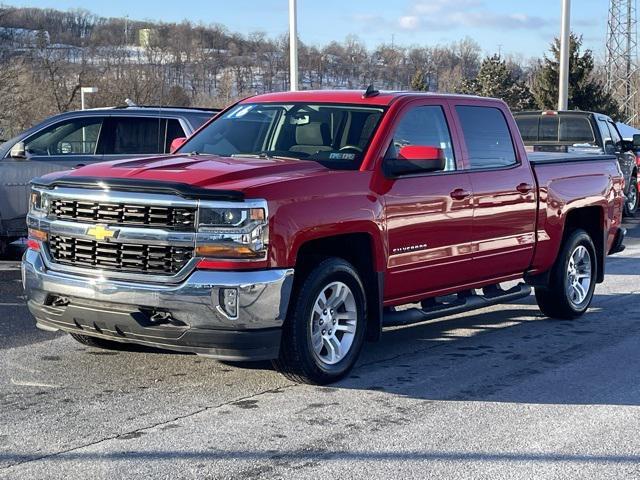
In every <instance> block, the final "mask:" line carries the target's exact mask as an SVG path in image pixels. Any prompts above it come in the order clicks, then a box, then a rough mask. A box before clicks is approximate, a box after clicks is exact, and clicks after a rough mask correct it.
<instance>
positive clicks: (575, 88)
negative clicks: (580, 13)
mask: <svg viewBox="0 0 640 480" xmlns="http://www.w3.org/2000/svg"><path fill="white" fill-rule="evenodd" d="M581 47H582V37H581V36H577V35H575V34H573V33H572V34H571V37H570V42H569V110H576V109H577V110H585V111H591V112H599V113H604V114H607V115H609V116H611V117H613V118H617V117H618V116H619V107H618V105H617V103H616V101H615V100H614V99H613V97H612V96H611V95H610V94H609V93H608V92H606V90H605V88H604V85H603V84H602V83H601V82H599V81H598V79H597V78H595V76H594V75H593V70H594V60H593V53H592V52H591V50H585V52H584V54H581V53H580V49H581ZM550 51H551V58H548V57H547V56H546V55H545V57H544V60H543V62H542V66H541V67H540V69H539V71H538V73H537V75H536V78H535V80H534V85H533V94H534V96H535V99H536V103H537V104H538V108H541V109H543V110H552V109H555V108H557V105H558V88H559V87H558V82H559V78H560V74H559V71H560V40H559V39H557V38H556V39H555V41H554V42H553V43H552V44H551V49H550Z"/></svg>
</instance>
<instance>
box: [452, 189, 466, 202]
mask: <svg viewBox="0 0 640 480" xmlns="http://www.w3.org/2000/svg"><path fill="white" fill-rule="evenodd" d="M449 195H450V196H451V198H453V199H454V200H464V199H465V198H468V197H470V196H471V193H470V192H467V191H466V190H465V189H464V188H456V189H455V190H454V191H453V192H451V193H450V194H449Z"/></svg>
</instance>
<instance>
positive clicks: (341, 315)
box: [310, 282, 358, 365]
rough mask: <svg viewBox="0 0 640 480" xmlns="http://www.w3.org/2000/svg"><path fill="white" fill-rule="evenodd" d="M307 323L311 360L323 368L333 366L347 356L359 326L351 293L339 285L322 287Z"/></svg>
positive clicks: (346, 287)
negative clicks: (308, 324)
mask: <svg viewBox="0 0 640 480" xmlns="http://www.w3.org/2000/svg"><path fill="white" fill-rule="evenodd" d="M310 322H311V329H310V330H311V345H312V347H313V354H314V356H315V357H316V359H317V360H318V361H319V362H320V363H322V364H325V365H335V364H336V363H338V362H339V361H340V360H342V359H343V358H344V357H345V356H346V355H347V353H349V350H350V349H351V346H352V345H353V340H354V338H355V333H356V328H357V326H358V311H357V307H356V299H355V297H354V296H353V292H352V291H351V289H350V288H349V287H348V286H347V285H346V284H344V283H342V282H332V283H330V284H328V285H327V286H325V287H324V288H323V289H322V291H321V292H320V294H319V295H318V297H317V298H316V301H315V302H314V304H313V311H312V312H311V318H310Z"/></svg>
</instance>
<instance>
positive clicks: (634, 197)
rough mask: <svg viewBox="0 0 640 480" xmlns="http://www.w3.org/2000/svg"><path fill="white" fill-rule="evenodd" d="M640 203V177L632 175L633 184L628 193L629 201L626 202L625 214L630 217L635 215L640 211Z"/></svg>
mask: <svg viewBox="0 0 640 480" xmlns="http://www.w3.org/2000/svg"><path fill="white" fill-rule="evenodd" d="M639 204H640V195H638V179H637V178H636V177H631V184H630V185H629V192H628V193H627V201H626V202H625V204H624V214H625V215H626V216H628V217H633V216H635V214H636V213H637V212H638V206H639Z"/></svg>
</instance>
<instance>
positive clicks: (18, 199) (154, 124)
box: [0, 107, 218, 251]
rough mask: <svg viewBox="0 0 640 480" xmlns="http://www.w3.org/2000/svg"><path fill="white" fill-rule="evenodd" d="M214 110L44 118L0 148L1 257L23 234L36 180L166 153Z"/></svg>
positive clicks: (121, 110)
mask: <svg viewBox="0 0 640 480" xmlns="http://www.w3.org/2000/svg"><path fill="white" fill-rule="evenodd" d="M217 112H218V110H213V109H195V108H175V107H116V108H99V109H91V110H78V111H73V112H67V113H62V114H60V115H54V116H52V117H49V118H47V119H46V120H44V121H43V122H41V123H39V124H38V125H36V126H34V127H32V128H30V129H28V130H26V131H25V132H23V133H22V134H20V135H18V136H17V137H15V138H12V139H11V140H9V141H7V142H5V143H3V144H2V145H0V251H2V250H4V247H5V246H6V245H7V244H8V243H9V242H11V241H13V240H15V239H17V238H20V237H23V236H25V235H26V233H27V228H26V224H25V217H26V215H27V210H28V201H27V195H28V193H27V192H28V189H29V187H28V185H29V181H30V180H31V179H32V178H34V177H40V176H42V175H44V174H47V173H50V172H53V171H57V170H69V169H73V168H77V167H80V166H83V165H87V164H89V163H95V162H102V161H106V160H117V159H119V158H127V157H131V156H136V157H141V156H145V155H157V154H162V153H168V152H169V149H170V146H171V142H172V141H173V140H174V139H175V138H179V137H187V136H189V135H191V134H192V133H193V132H194V131H195V130H196V129H197V128H198V127H200V125H202V124H203V123H204V122H206V121H207V120H208V119H210V118H211V117H212V116H213V115H215V114H216V113H217Z"/></svg>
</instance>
